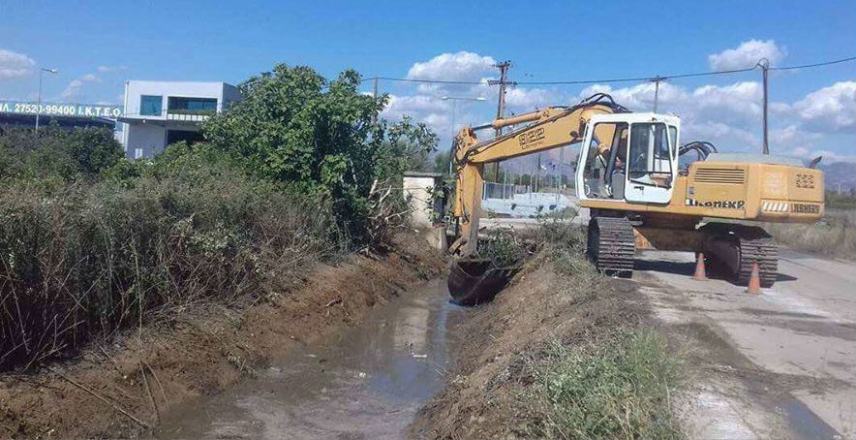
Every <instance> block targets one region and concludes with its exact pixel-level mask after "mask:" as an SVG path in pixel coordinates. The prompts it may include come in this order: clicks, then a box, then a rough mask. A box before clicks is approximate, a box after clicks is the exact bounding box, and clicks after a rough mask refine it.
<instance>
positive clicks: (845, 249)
mask: <svg viewBox="0 0 856 440" xmlns="http://www.w3.org/2000/svg"><path fill="white" fill-rule="evenodd" d="M766 229H767V231H768V232H769V233H770V235H772V236H773V237H774V238H775V239H776V241H778V242H779V243H782V244H784V245H786V246H788V247H791V248H793V249H796V250H801V251H807V252H813V253H819V254H823V255H830V256H835V257H842V258H848V259H856V210H852V209H849V210H844V209H830V210H827V212H826V215H825V216H824V219H823V220H822V221H820V222H818V223H817V224H811V225H802V224H783V223H772V224H768V225H766Z"/></svg>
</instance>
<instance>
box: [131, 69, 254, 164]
mask: <svg viewBox="0 0 856 440" xmlns="http://www.w3.org/2000/svg"><path fill="white" fill-rule="evenodd" d="M240 99H241V93H240V92H239V91H238V89H237V88H236V87H235V86H232V85H229V84H226V83H223V82H178V81H126V82H125V113H124V115H122V117H120V118H119V122H121V123H122V127H121V129H122V134H121V139H122V145H123V146H124V147H125V154H126V155H127V157H128V158H131V159H139V158H141V157H152V156H154V155H156V154H158V153H160V152H161V151H163V149H164V148H165V147H166V146H167V145H170V144H172V143H175V142H179V141H187V142H196V141H199V140H201V139H202V135H201V133H200V132H199V127H200V125H201V123H202V122H203V121H205V120H206V119H208V118H209V117H210V116H211V115H213V114H214V113H219V112H221V111H223V110H224V109H227V108H229V105H231V104H232V103H233V102H235V101H239V100H240Z"/></svg>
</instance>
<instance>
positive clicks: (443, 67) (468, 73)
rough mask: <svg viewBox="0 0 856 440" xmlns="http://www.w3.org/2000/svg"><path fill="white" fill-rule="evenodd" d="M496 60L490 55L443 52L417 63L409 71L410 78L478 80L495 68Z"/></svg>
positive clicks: (408, 76)
mask: <svg viewBox="0 0 856 440" xmlns="http://www.w3.org/2000/svg"><path fill="white" fill-rule="evenodd" d="M494 64H496V61H495V60H494V59H493V58H492V57H489V56H481V55H479V54H477V53H473V52H466V51H461V52H457V53H443V54H440V55H437V56H436V57H434V58H431V59H430V60H428V61H425V62H422V63H415V64H413V66H412V67H410V70H409V71H408V72H407V78H410V79H431V80H452V81H478V80H479V79H480V78H481V76H482V74H483V73H484V72H487V71H491V70H493V69H494V67H493V65H494Z"/></svg>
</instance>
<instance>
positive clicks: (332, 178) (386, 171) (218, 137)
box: [203, 64, 437, 240]
mask: <svg viewBox="0 0 856 440" xmlns="http://www.w3.org/2000/svg"><path fill="white" fill-rule="evenodd" d="M360 83H361V78H360V75H359V74H358V73H357V72H355V71H353V70H347V71H345V72H343V73H341V74H340V75H339V76H338V77H337V78H336V79H335V80H333V81H327V80H326V79H324V78H323V77H322V76H320V75H319V74H318V73H316V72H315V71H314V70H312V69H311V68H309V67H289V66H286V65H284V64H280V65H277V66H275V67H274V69H273V71H272V72H266V73H263V74H261V75H259V76H256V77H253V78H250V79H249V80H247V81H246V82H244V83H242V84H241V85H240V89H241V92H242V94H243V97H244V99H243V100H242V101H241V102H239V103H236V104H235V105H233V106H232V107H231V108H230V109H229V111H227V112H225V113H223V114H221V115H218V116H215V117H212V118H211V119H210V120H208V121H207V122H206V123H205V125H204V126H203V134H204V135H205V138H206V140H207V141H208V142H210V144H211V146H212V147H213V148H215V149H218V150H220V151H223V152H225V153H227V154H229V155H230V156H232V157H233V158H234V159H235V162H236V163H239V164H243V166H244V167H245V168H246V169H247V170H248V171H249V172H251V173H253V174H256V175H258V176H260V177H263V178H267V179H272V180H275V181H280V182H285V183H287V184H288V185H289V186H291V187H292V188H293V189H295V190H297V191H301V192H304V193H309V194H318V195H319V196H325V197H331V198H332V201H333V207H334V213H335V214H336V216H337V219H338V220H339V221H340V223H341V224H342V225H344V226H346V227H347V229H348V231H349V232H350V233H351V235H352V236H354V237H355V238H356V239H358V240H359V239H362V238H365V237H364V235H365V232H366V230H367V229H368V225H367V224H366V221H367V220H368V219H369V218H370V217H371V213H370V212H369V211H370V210H371V209H372V208H371V207H372V205H371V203H369V198H370V196H371V194H370V192H371V191H372V189H373V188H377V184H378V182H381V183H382V182H384V181H392V180H393V179H395V180H397V179H398V178H399V177H400V176H401V174H402V173H403V172H404V171H405V170H406V169H407V167H408V166H409V165H410V164H411V163H412V160H413V157H415V156H414V153H418V154H416V156H418V155H419V154H423V153H421V152H424V155H426V156H427V154H428V152H430V151H432V150H433V149H434V148H435V146H436V143H437V137H436V135H434V134H433V133H432V132H431V131H430V130H429V129H428V128H427V127H426V126H425V125H424V124H421V123H419V124H415V123H413V122H412V121H410V120H409V119H404V120H403V121H401V122H399V123H394V124H389V123H387V122H386V121H384V120H382V119H380V118H379V117H378V116H379V113H380V111H381V110H382V109H383V107H384V105H385V104H386V102H387V97H386V96H383V97H380V98H378V99H374V98H373V97H372V96H368V95H366V94H363V93H360V91H359V85H360Z"/></svg>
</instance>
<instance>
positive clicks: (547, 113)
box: [450, 94, 627, 255]
mask: <svg viewBox="0 0 856 440" xmlns="http://www.w3.org/2000/svg"><path fill="white" fill-rule="evenodd" d="M623 112H627V109H625V108H624V107H621V106H620V105H618V104H616V103H615V102H614V101H613V100H612V98H611V97H609V96H608V95H603V94H598V95H595V96H592V97H591V98H588V99H586V100H584V101H582V102H581V103H579V104H577V105H575V106H573V107H548V108H546V109H544V110H540V111H535V112H532V113H526V114H522V115H518V116H514V117H511V118H502V119H497V120H495V121H493V122H492V123H491V124H487V125H483V126H479V127H465V128H463V129H461V130H460V131H459V132H458V134H457V136H456V137H455V144H454V145H455V147H454V151H453V156H452V161H453V163H454V165H455V170H456V175H457V184H456V187H455V201H454V211H453V213H454V216H455V217H456V218H457V221H458V223H457V225H458V234H457V235H458V237H457V239H456V241H455V242H454V243H453V244H452V246H451V247H450V250H451V251H452V252H454V253H461V254H464V255H467V254H471V253H473V252H474V251H475V250H476V244H477V242H478V224H479V217H480V216H481V212H480V209H481V199H482V187H483V183H484V178H483V172H484V165H485V164H486V163H491V162H498V161H502V160H506V159H511V158H515V157H519V156H524V155H528V154H532V153H537V152H539V151H545V150H550V149H553V148H558V147H563V146H565V145H569V144H573V143H576V142H580V141H581V140H582V138H583V134H584V133H585V127H586V125H587V123H588V121H589V120H590V119H591V117H592V116H594V115H598V114H612V113H623ZM524 123H528V125H526V126H525V127H522V128H520V129H517V130H514V131H511V132H510V133H507V134H504V135H502V136H499V137H497V138H495V139H491V140H489V141H486V142H479V139H478V137H477V136H476V130H479V129H487V128H491V129H501V128H503V127H508V126H512V125H518V124H524ZM597 130H599V131H596V133H595V137H596V138H597V139H598V141H599V142H601V143H602V144H604V145H612V137H613V135H614V133H613V132H612V131H613V129H612V128H610V127H609V126H606V125H604V126H603V128H602V129H600V128H599V129H597Z"/></svg>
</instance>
